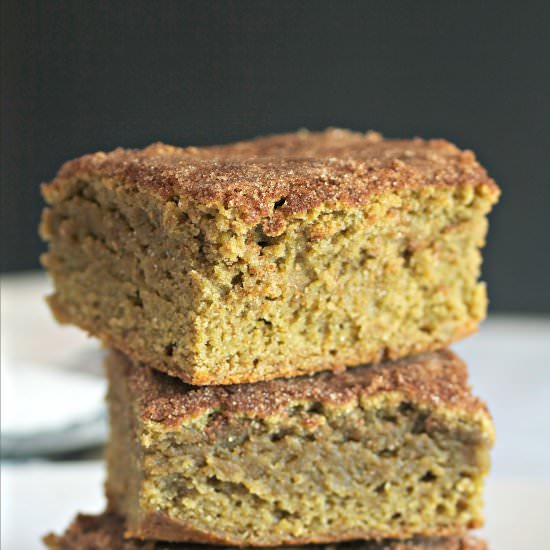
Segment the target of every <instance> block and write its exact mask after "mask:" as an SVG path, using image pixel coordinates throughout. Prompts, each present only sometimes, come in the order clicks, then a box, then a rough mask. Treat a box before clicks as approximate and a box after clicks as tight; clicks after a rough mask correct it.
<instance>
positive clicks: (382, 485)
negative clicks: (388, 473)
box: [374, 482, 386, 495]
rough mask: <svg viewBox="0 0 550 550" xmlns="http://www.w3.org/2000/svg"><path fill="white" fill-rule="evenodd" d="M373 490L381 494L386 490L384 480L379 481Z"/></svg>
mask: <svg viewBox="0 0 550 550" xmlns="http://www.w3.org/2000/svg"><path fill="white" fill-rule="evenodd" d="M374 492H375V493H377V494H379V495H381V494H382V493H385V492H386V482H384V483H380V485H378V486H377V487H376V488H375V489H374Z"/></svg>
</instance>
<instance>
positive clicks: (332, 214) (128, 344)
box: [41, 129, 499, 385]
mask: <svg viewBox="0 0 550 550" xmlns="http://www.w3.org/2000/svg"><path fill="white" fill-rule="evenodd" d="M43 194H44V197H45V198H46V200H47V202H48V203H49V204H50V206H49V208H47V209H46V210H45V212H44V215H43V220H42V224H41V234H42V236H43V238H44V239H46V240H47V241H48V242H49V250H48V252H47V253H46V254H45V255H44V257H43V263H44V265H45V266H46V267H47V269H48V271H49V272H50V274H51V276H52V278H53V281H54V285H55V293H54V294H53V295H52V296H51V297H50V300H49V301H50V304H51V307H52V309H53V311H54V313H55V315H56V316H57V318H58V319H59V320H60V321H62V322H70V323H74V324H76V325H78V326H80V327H82V328H84V329H86V330H87V331H89V332H90V333H91V334H93V335H96V336H99V337H101V338H102V339H103V341H104V342H105V343H106V344H108V345H110V346H112V347H115V348H117V349H120V350H122V351H124V352H125V353H126V354H127V355H129V356H130V357H132V358H133V359H134V360H138V361H143V362H146V363H147V364H148V365H150V366H152V367H154V368H157V369H160V370H163V371H165V372H167V373H169V374H172V375H174V376H177V377H179V378H181V379H182V380H184V381H185V382H188V383H191V384H198V385H207V384H230V383H243V382H254V381H260V380H269V379H272V378H277V377H281V376H297V375H301V374H307V373H312V372H316V371H321V370H334V371H336V370H340V369H342V368H343V367H347V366H354V365H359V364H365V363H370V362H376V361H380V360H382V359H386V358H387V359H396V358H399V357H403V356H406V355H409V354H413V353H420V352H424V351H430V350H433V349H439V348H441V347H443V346H444V345H445V344H447V343H449V342H452V341H454V340H456V339H458V338H461V337H463V336H465V335H467V334H469V333H471V332H473V331H475V330H476V327H477V325H478V322H479V321H480V319H481V318H482V317H483V316H484V314H485V310H486V296H485V287H484V285H483V284H482V283H480V282H478V277H479V273H480V262H481V257H480V252H479V249H480V247H481V246H482V245H483V243H484V238H485V233H486V229H487V221H486V215H487V213H488V212H489V210H490V209H491V206H492V205H493V203H495V202H496V200H497V198H498V194H499V191H498V188H497V186H496V184H495V183H494V181H493V180H492V179H490V178H489V177H488V175H487V173H486V172H485V170H484V169H483V168H482V167H481V166H480V164H479V163H478V162H477V161H476V159H475V157H474V155H473V154H472V153H471V152H469V151H461V150H459V149H458V148H457V147H455V146H454V145H451V144H450V143H448V142H445V141H442V140H432V141H424V140H421V139H413V140H387V139H383V138H382V137H381V136H380V135H378V134H374V133H367V134H361V133H354V132H348V131H344V130H336V129H333V130H327V131H325V132H321V133H308V132H299V133H296V134H288V135H280V136H272V137H267V138H260V139H257V140H253V141H249V142H242V143H236V144H232V145H226V146H215V147H204V148H195V147H189V148H186V149H183V148H177V147H171V146H168V145H162V144H155V145H151V146H150V147H147V148H145V149H143V150H126V149H117V150H115V151H112V152H110V153H95V154H92V155H87V156H84V157H82V158H80V159H76V160H73V161H71V162H68V163H67V164H65V165H64V166H63V167H62V168H61V170H60V171H59V173H58V174H57V176H56V177H55V179H54V180H53V181H52V182H51V183H49V184H45V185H44V186H43Z"/></svg>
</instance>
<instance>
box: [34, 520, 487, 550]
mask: <svg viewBox="0 0 550 550" xmlns="http://www.w3.org/2000/svg"><path fill="white" fill-rule="evenodd" d="M44 543H45V544H46V546H47V547H48V548H49V550H216V549H220V546H208V545H204V544H193V543H180V544H178V543H170V542H158V541H142V540H136V539H125V538H124V522H123V521H122V519H121V518H120V517H119V516H116V515H114V514H108V513H106V514H101V515H99V516H89V515H84V514H79V515H78V516H77V517H76V518H75V519H74V520H73V522H72V523H71V525H70V526H69V527H68V528H67V530H66V531H65V533H63V534H62V535H54V534H49V535H47V536H46V537H44ZM221 548H223V547H221ZM291 548H292V549H294V550H487V545H486V544H485V543H484V542H483V541H482V540H480V539H476V538H474V537H470V536H465V537H432V538H416V539H411V540H402V541H399V540H381V541H371V542H350V543H342V544H338V545H335V544H330V545H319V546H303V547H299V546H293V547H288V548H287V550H290V549H291ZM226 550H230V547H229V548H228V547H226ZM281 550H282V549H281Z"/></svg>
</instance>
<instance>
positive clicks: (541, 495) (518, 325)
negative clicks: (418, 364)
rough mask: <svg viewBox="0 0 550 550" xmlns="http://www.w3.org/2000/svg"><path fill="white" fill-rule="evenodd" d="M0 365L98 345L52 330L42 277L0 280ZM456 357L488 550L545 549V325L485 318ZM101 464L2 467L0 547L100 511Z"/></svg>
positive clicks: (549, 486) (84, 356) (82, 355)
mask: <svg viewBox="0 0 550 550" xmlns="http://www.w3.org/2000/svg"><path fill="white" fill-rule="evenodd" d="M1 286H2V296H1V298H2V301H1V307H2V319H1V322H2V360H6V359H7V360H10V361H21V362H32V363H36V362H46V363H48V364H55V365H59V367H60V368H75V367H76V368H85V369H91V370H99V369H98V364H97V363H98V362H99V357H100V354H99V353H98V345H97V343H96V342H94V341H93V340H92V339H89V338H87V337H86V336H85V335H83V334H82V333H81V332H80V331H78V330H76V329H74V328H70V327H60V326H57V325H56V324H55V323H54V322H53V321H52V319H51V317H50V315H49V312H48V310H47V308H46V306H45V304H44V303H43V301H42V300H41V297H42V296H44V295H45V294H46V293H47V291H48V289H49V283H48V282H47V280H46V279H45V277H44V276H43V275H35V274H31V275H25V276H4V277H2V280H1ZM454 349H455V350H456V351H458V352H459V354H460V355H461V356H462V357H463V358H464V359H465V360H466V361H467V362H468V365H469V367H470V376H471V381H472V384H473V386H474V390H475V393H476V394H477V395H479V396H481V397H483V399H484V400H485V401H487V402H488V404H489V406H490V409H491V412H492V414H493V416H494V419H495V423H496V429H497V443H496V445H495V448H494V451H493V455H492V459H493V468H492V472H491V475H490V477H489V480H488V484H487V492H486V518H487V525H486V528H485V529H484V530H483V534H484V535H485V536H487V537H488V539H489V541H490V543H491V548H492V550H523V549H525V550H535V549H536V550H541V549H542V548H550V317H542V316H540V317H536V316H491V317H490V318H489V319H488V320H487V321H486V322H485V323H484V324H483V325H482V328H481V330H480V332H479V334H477V335H475V336H473V337H471V338H469V339H467V340H464V341H462V342H460V343H459V344H457V345H455V346H454ZM103 477H104V472H103V464H102V463H101V462H100V461H87V462H48V461H30V462H24V463H3V464H2V483H1V513H2V516H1V548H2V549H3V550H33V549H35V548H42V546H41V544H40V542H39V539H40V537H41V536H42V535H43V534H44V533H46V532H48V531H50V530H55V531H61V530H63V529H64V528H65V527H66V525H67V524H68V522H69V521H70V519H71V518H72V517H73V516H74V514H75V512H76V511H77V510H78V511H84V512H92V513H93V512H99V511H100V510H101V509H102V507H103V505H104V500H103V495H102V482H103Z"/></svg>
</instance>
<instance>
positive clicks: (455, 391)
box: [107, 350, 493, 546]
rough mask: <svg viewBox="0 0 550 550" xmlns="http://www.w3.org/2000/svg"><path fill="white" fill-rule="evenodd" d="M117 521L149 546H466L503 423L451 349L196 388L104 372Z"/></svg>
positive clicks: (123, 370)
mask: <svg viewBox="0 0 550 550" xmlns="http://www.w3.org/2000/svg"><path fill="white" fill-rule="evenodd" d="M107 372H108V376H109V379H110V384H109V387H110V389H109V397H108V401H109V407H110V417H111V439H110V444H109V449H108V470H109V472H108V480H107V494H108V498H109V505H110V510H111V511H113V512H117V513H119V514H120V515H121V516H123V517H125V518H126V534H127V536H128V537H131V538H140V539H145V540H168V541H181V542H202V543H208V544H221V545H235V546H280V545H287V544H311V543H328V542H342V541H345V540H358V539H360V540H368V539H388V538H390V539H391V538H398V539H408V538H411V537H417V536H423V537H433V536H461V535H462V534H464V533H465V532H466V530H467V529H471V528H477V527H479V526H481V524H482V520H483V519H482V488H483V479H484V477H485V475H486V473H487V471H488V468H489V450H490V447H491V445H492V442H493V426H492V422H491V419H490V416H489V414H488V412H487V410H486V408H485V405H484V404H483V403H482V402H481V401H479V400H478V399H476V398H475V397H473V396H472V394H471V392H470V387H469V385H468V380H467V370H466V366H465V365H464V363H463V362H462V361H461V360H460V359H458V358H457V357H456V356H455V355H454V354H453V353H452V352H450V351H445V350H444V351H440V352H436V353H428V354H422V355H418V356H416V357H409V358H406V359H402V360H399V361H394V362H386V363H382V364H380V365H373V366H365V367H357V368H352V369H349V370H347V371H345V372H341V373H337V374H335V373H319V374H316V375H313V376H306V377H301V378H293V379H278V380H272V381H269V382H259V383H254V384H240V385H235V386H206V387H193V386H188V385H186V384H184V383H183V382H181V381H180V380H179V379H175V378H172V377H170V376H167V375H165V374H163V373H160V372H157V371H155V370H152V369H150V368H148V367H146V366H144V365H138V364H134V363H132V362H131V361H130V360H129V359H127V358H126V357H125V356H124V355H122V354H119V353H113V354H112V355H111V356H110V358H109V359H108V360H107Z"/></svg>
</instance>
